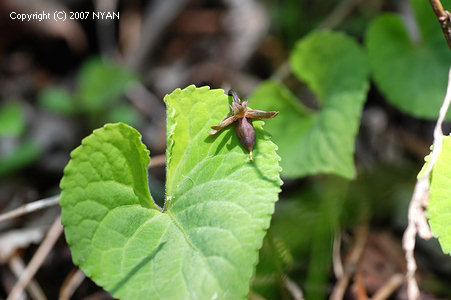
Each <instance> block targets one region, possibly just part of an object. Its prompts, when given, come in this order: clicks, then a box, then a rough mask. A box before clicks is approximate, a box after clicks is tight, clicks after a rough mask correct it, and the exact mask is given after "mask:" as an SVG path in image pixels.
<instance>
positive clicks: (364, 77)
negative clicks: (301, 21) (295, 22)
mask: <svg viewBox="0 0 451 300" xmlns="http://www.w3.org/2000/svg"><path fill="white" fill-rule="evenodd" d="M291 62H292V68H293V72H294V74H295V75H296V76H297V77H298V78H299V79H301V80H304V81H305V82H307V84H308V85H309V87H310V89H311V90H312V91H313V92H314V93H315V94H316V96H317V99H318V101H319V102H320V103H321V104H322V108H321V109H320V111H318V112H314V111H312V110H310V109H308V108H306V107H305V106H303V105H302V104H301V103H300V101H299V100H298V99H297V98H296V97H295V96H294V95H293V94H292V93H290V91H288V89H287V88H285V87H284V86H283V85H281V84H278V83H275V82H266V83H263V84H262V85H260V86H259V88H258V89H257V90H256V91H255V93H254V94H253V95H252V96H251V98H250V100H249V102H250V105H252V106H254V107H258V108H259V109H263V110H275V111H279V112H280V115H279V117H277V118H275V119H273V120H271V122H267V124H266V125H265V126H266V128H267V130H268V131H269V132H270V133H271V134H272V135H273V139H274V141H275V142H276V143H277V145H278V146H279V147H280V150H279V154H280V156H281V157H282V161H281V165H282V169H283V172H282V175H283V176H286V177H301V176H306V175H313V174H318V173H332V174H337V175H340V176H343V177H345V178H354V177H355V168H354V159H353V154H354V148H355V146H354V142H355V137H356V135H357V131H358V128H359V122H360V115H361V111H362V107H363V103H364V101H365V98H366V93H367V90H368V86H369V84H368V68H367V61H366V57H365V55H364V53H363V51H362V50H361V48H360V47H359V45H358V44H357V43H356V42H355V41H353V40H352V39H350V38H349V37H347V36H345V35H343V34H341V33H332V32H316V33H313V34H311V35H309V36H307V37H306V38H304V39H302V40H301V41H300V42H299V43H298V44H297V46H296V47H295V49H294V50H293V53H292V58H291Z"/></svg>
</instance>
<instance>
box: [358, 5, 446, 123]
mask: <svg viewBox="0 0 451 300" xmlns="http://www.w3.org/2000/svg"><path fill="white" fill-rule="evenodd" d="M413 5H414V10H415V15H416V18H417V22H418V26H419V29H420V32H419V33H420V39H421V40H420V41H419V42H414V41H412V40H411V38H410V37H409V34H408V33H407V29H406V26H405V24H404V22H403V20H402V18H401V16H399V15H397V14H393V13H389V14H384V15H381V16H379V17H378V18H376V19H375V20H373V21H372V23H371V25H370V26H369V28H368V30H367V32H366V37H365V44H366V48H367V50H368V56H369V60H370V64H371V68H372V72H373V78H374V81H375V83H376V85H377V87H378V89H379V90H380V91H381V92H382V93H383V94H384V95H385V97H386V99H387V101H389V102H390V103H391V104H393V105H394V106H396V107H397V108H398V109H400V110H401V111H403V112H406V113H408V114H411V115H413V116H415V117H418V118H424V119H436V118H437V117H438V114H439V109H440V105H441V103H442V102H443V98H444V96H445V91H446V86H447V81H448V69H449V65H450V63H451V53H450V51H449V49H448V46H447V44H446V40H445V38H444V36H443V33H442V31H441V29H440V25H439V23H438V21H437V18H436V16H435V15H434V12H433V10H432V9H431V7H430V4H429V2H428V1H423V0H414V1H413ZM443 5H444V7H450V6H451V1H449V0H447V1H443Z"/></svg>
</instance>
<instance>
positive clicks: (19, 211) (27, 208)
mask: <svg viewBox="0 0 451 300" xmlns="http://www.w3.org/2000/svg"><path fill="white" fill-rule="evenodd" d="M59 199H60V195H56V196H53V197H50V198H46V199H42V200H38V201H35V202H31V203H28V204H25V205H22V206H20V207H18V208H16V209H13V210H11V211H8V212H6V213H4V214H2V215H0V222H2V221H5V220H8V219H12V218H16V217H19V216H21V215H24V214H28V213H30V212H33V211H36V210H39V209H43V208H46V207H49V206H53V205H57V204H58V201H59Z"/></svg>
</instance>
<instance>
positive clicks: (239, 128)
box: [235, 118, 256, 161]
mask: <svg viewBox="0 0 451 300" xmlns="http://www.w3.org/2000/svg"><path fill="white" fill-rule="evenodd" d="M235 130H236V134H237V136H238V139H239V140H240V143H241V145H243V146H244V147H245V148H246V149H247V150H248V151H249V153H250V154H249V158H250V161H252V150H253V149H254V145H255V140H256V135H255V129H254V126H253V125H252V121H251V120H249V119H247V118H240V119H238V120H237V121H236V122H235Z"/></svg>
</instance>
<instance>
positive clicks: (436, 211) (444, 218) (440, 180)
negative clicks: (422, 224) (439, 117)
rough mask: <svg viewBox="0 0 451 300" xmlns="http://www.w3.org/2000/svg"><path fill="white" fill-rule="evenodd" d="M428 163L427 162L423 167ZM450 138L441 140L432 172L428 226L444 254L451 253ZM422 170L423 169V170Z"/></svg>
mask: <svg viewBox="0 0 451 300" xmlns="http://www.w3.org/2000/svg"><path fill="white" fill-rule="evenodd" d="M428 163H429V162H428V161H427V162H426V164H425V165H427V164H428ZM450 166H451V136H446V137H444V138H443V144H442V152H441V153H440V156H439V158H438V160H437V162H436V163H435V165H434V168H433V170H432V178H431V188H430V199H429V206H428V217H429V224H430V225H431V230H432V233H433V234H434V236H435V237H436V238H438V240H439V242H440V245H441V246H442V250H443V252H444V253H447V254H450V253H451V230H450V229H451V198H450V195H451V167H450ZM423 169H424V168H423Z"/></svg>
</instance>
